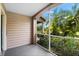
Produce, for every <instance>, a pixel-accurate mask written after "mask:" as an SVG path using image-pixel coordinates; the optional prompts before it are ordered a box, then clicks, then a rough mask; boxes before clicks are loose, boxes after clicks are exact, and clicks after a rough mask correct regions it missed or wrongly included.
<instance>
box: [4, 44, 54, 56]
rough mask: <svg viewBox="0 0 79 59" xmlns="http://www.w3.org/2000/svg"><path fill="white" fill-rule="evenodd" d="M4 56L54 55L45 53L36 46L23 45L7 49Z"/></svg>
mask: <svg viewBox="0 0 79 59" xmlns="http://www.w3.org/2000/svg"><path fill="white" fill-rule="evenodd" d="M5 56H55V54H51V53H49V52H47V51H45V50H44V49H42V48H41V47H39V46H38V45H28V46H27V45H24V46H20V47H16V48H12V49H8V50H7V51H6V52H5Z"/></svg>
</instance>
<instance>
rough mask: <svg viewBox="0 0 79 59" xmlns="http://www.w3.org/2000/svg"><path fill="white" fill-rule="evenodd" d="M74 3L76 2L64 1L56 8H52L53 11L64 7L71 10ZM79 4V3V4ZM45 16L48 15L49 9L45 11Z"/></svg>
mask: <svg viewBox="0 0 79 59" xmlns="http://www.w3.org/2000/svg"><path fill="white" fill-rule="evenodd" d="M73 5H74V3H64V4H61V5H59V6H57V7H55V8H52V9H51V11H52V12H53V11H55V10H56V9H57V11H59V10H60V9H63V10H71V9H72V6H73ZM77 5H78V6H79V4H77ZM43 17H48V11H47V12H45V13H44V14H43Z"/></svg>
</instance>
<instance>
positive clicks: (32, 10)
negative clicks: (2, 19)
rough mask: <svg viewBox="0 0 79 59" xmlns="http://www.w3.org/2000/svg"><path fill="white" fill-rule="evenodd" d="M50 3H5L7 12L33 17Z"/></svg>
mask: <svg viewBox="0 0 79 59" xmlns="http://www.w3.org/2000/svg"><path fill="white" fill-rule="evenodd" d="M48 4H49V3H5V4H4V5H5V8H6V10H7V11H10V12H15V13H18V14H22V15H27V16H33V15H34V14H36V13H37V12H38V11H40V10H41V9H42V8H44V7H45V6H46V5H48Z"/></svg>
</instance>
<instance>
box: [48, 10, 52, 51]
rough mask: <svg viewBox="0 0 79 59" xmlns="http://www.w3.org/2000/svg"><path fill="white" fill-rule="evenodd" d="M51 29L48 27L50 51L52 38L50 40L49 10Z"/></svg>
mask: <svg viewBox="0 0 79 59" xmlns="http://www.w3.org/2000/svg"><path fill="white" fill-rule="evenodd" d="M48 18H49V27H48V29H49V36H48V37H49V51H51V38H50V10H49V17H48Z"/></svg>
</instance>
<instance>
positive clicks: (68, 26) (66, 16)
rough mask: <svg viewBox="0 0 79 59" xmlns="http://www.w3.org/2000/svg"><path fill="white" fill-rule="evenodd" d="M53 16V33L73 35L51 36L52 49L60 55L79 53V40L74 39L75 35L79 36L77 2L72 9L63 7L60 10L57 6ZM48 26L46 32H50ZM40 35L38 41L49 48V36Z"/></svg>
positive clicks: (51, 27) (51, 25) (51, 32)
mask: <svg viewBox="0 0 79 59" xmlns="http://www.w3.org/2000/svg"><path fill="white" fill-rule="evenodd" d="M51 16H53V18H52V19H51V24H50V34H51V35H57V36H71V37H73V38H59V37H51V50H53V51H55V53H57V54H58V55H66V56H68V55H69V56H70V55H79V40H77V39H74V37H79V35H76V33H77V32H79V8H78V6H77V4H74V5H73V6H72V10H63V9H61V10H60V11H59V12H58V11H57V8H56V9H55V10H54V13H53V14H51ZM48 23H49V22H47V24H48ZM48 28H49V27H48ZM48 28H45V32H46V33H48ZM38 37H39V38H40V40H39V41H38V43H39V44H40V45H42V46H44V47H45V48H48V44H49V41H48V36H45V35H38Z"/></svg>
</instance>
